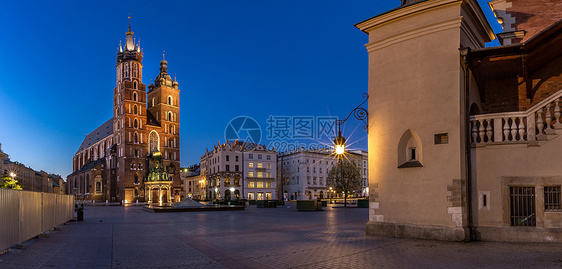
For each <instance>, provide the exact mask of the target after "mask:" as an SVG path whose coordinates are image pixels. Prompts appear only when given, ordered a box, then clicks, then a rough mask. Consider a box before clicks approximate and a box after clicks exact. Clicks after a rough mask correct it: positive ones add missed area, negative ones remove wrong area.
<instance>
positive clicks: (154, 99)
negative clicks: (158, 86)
mask: <svg viewBox="0 0 562 269" xmlns="http://www.w3.org/2000/svg"><path fill="white" fill-rule="evenodd" d="M155 105H156V97H152V106H155Z"/></svg>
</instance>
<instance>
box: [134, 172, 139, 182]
mask: <svg viewBox="0 0 562 269" xmlns="http://www.w3.org/2000/svg"><path fill="white" fill-rule="evenodd" d="M135 184H139V175H137V174H135Z"/></svg>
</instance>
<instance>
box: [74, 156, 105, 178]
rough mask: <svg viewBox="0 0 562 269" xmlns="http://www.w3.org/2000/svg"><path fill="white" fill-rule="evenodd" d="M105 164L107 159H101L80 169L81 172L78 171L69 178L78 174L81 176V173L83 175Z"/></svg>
mask: <svg viewBox="0 0 562 269" xmlns="http://www.w3.org/2000/svg"><path fill="white" fill-rule="evenodd" d="M103 162H105V157H103V158H101V159H98V160H95V161H93V162H91V163H89V164H86V165H84V167H82V168H80V170H78V171H76V172H74V173H72V174H70V175H68V176H73V175H76V174H79V173H82V172H86V171H88V170H90V169H92V168H94V167H96V166H98V165H100V164H102V163H103Z"/></svg>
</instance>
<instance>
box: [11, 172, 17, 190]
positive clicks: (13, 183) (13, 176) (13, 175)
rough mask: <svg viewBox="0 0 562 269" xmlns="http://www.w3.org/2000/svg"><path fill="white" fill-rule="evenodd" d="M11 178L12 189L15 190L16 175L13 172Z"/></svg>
mask: <svg viewBox="0 0 562 269" xmlns="http://www.w3.org/2000/svg"><path fill="white" fill-rule="evenodd" d="M10 176H11V177H12V189H14V187H15V186H14V185H15V182H14V178H15V177H16V174H15V173H14V172H11V173H10Z"/></svg>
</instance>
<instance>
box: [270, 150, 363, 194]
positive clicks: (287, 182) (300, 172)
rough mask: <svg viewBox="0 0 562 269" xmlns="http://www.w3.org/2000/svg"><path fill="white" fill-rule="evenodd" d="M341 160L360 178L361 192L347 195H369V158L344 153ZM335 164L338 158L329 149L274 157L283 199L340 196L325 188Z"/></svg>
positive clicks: (357, 153)
mask: <svg viewBox="0 0 562 269" xmlns="http://www.w3.org/2000/svg"><path fill="white" fill-rule="evenodd" d="M344 161H346V162H352V163H354V164H355V165H356V167H357V169H358V170H359V173H360V175H361V182H362V183H361V184H362V187H361V189H358V190H356V192H355V193H351V194H350V195H351V196H353V197H363V196H367V195H368V185H369V179H368V174H369V173H368V165H367V164H368V156H367V152H366V151H361V150H357V151H346V153H345V157H344ZM335 165H338V159H337V158H336V156H335V155H334V153H333V151H331V150H305V149H302V150H299V151H292V152H286V153H281V154H279V155H278V156H277V168H278V173H277V174H278V178H279V181H280V182H282V186H280V189H281V192H282V193H283V197H284V199H286V200H312V199H318V198H320V199H323V198H331V197H342V194H341V193H337V192H336V191H335V190H334V189H330V188H329V187H327V186H326V180H327V178H328V172H329V171H330V170H331V169H332V168H333V167H334V166H335Z"/></svg>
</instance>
